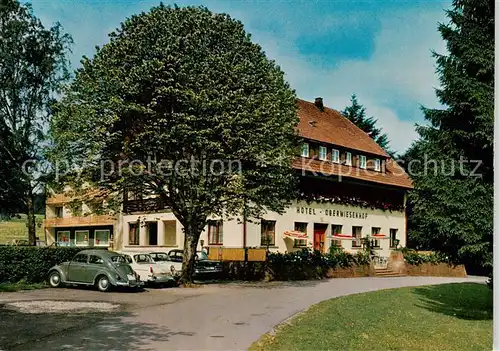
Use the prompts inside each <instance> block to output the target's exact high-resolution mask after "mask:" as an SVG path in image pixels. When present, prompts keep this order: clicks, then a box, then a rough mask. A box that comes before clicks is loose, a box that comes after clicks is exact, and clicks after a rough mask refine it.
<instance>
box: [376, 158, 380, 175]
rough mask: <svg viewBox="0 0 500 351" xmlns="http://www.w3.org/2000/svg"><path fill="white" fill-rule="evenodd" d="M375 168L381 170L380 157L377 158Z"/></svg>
mask: <svg viewBox="0 0 500 351" xmlns="http://www.w3.org/2000/svg"><path fill="white" fill-rule="evenodd" d="M375 170H376V171H377V172H380V160H379V159H376V160H375Z"/></svg>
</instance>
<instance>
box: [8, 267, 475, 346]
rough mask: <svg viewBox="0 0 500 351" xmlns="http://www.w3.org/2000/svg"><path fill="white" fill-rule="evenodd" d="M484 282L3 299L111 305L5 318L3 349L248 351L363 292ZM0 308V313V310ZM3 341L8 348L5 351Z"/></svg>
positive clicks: (335, 283) (35, 294) (262, 286)
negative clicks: (311, 310)
mask: <svg viewBox="0 0 500 351" xmlns="http://www.w3.org/2000/svg"><path fill="white" fill-rule="evenodd" d="M452 282H485V278H481V277H469V278H434V277H397V278H346V279H331V280H328V281H320V282H293V283H287V282H273V283H242V284H235V283H229V284H225V285H207V286H203V287H201V288H198V289H159V290H148V291H146V292H142V293H118V292H115V293H99V292H96V291H91V290H81V289H45V290H39V291H32V292H21V293H3V294H0V304H2V303H5V302H8V301H17V300H47V299H52V300H78V301H112V302H115V303H120V304H122V308H121V309H120V311H118V312H115V313H106V314H98V313H94V314H88V315H85V316H82V315H71V314H43V315H33V314H22V313H18V312H16V313H12V312H9V313H10V314H9V315H8V316H7V315H2V313H4V312H1V311H2V310H1V309H0V349H19V350H62V349H71V350H101V349H102V350H104V349H105V350H245V349H247V348H248V347H249V346H250V345H251V344H252V342H254V341H255V340H257V339H258V338H259V337H260V336H261V335H262V334H264V333H266V332H268V331H270V330H271V329H272V328H273V327H274V326H275V325H277V324H279V323H281V322H282V321H284V320H286V319H287V318H289V317H290V316H292V315H294V314H296V313H298V312H300V311H302V310H304V309H306V308H307V307H309V306H310V305H312V304H315V303H318V302H320V301H323V300H326V299H330V298H334V297H338V296H343V295H349V294H355V293H360V292H367V291H374V290H381V289H388V288H396V287H403V286H418V285H427V284H442V283H452ZM0 307H1V306H0ZM2 341H3V343H4V346H3V348H2Z"/></svg>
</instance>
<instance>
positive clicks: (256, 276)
mask: <svg viewBox="0 0 500 351" xmlns="http://www.w3.org/2000/svg"><path fill="white" fill-rule="evenodd" d="M369 264H370V258H369V255H368V254H367V253H366V252H364V251H363V252H359V253H358V254H356V255H352V254H350V253H347V252H344V251H343V250H335V249H332V250H331V251H330V252H329V253H328V254H323V253H321V252H319V251H314V250H310V249H302V250H300V251H295V252H288V253H280V252H276V253H270V254H269V256H268V261H267V262H247V263H244V262H224V265H223V267H224V272H223V274H222V276H223V278H225V279H238V280H239V279H243V280H262V279H264V278H265V277H266V276H267V277H269V278H271V279H272V280H310V279H323V278H326V277H327V273H328V271H329V270H330V269H331V268H347V267H352V266H364V265H369Z"/></svg>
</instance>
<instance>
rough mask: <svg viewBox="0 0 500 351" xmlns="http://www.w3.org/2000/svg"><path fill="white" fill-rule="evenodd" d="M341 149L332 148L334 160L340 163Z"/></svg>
mask: <svg viewBox="0 0 500 351" xmlns="http://www.w3.org/2000/svg"><path fill="white" fill-rule="evenodd" d="M339 158H340V157H339V150H335V149H333V150H332V162H335V163H339Z"/></svg>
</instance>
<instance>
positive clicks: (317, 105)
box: [314, 97, 325, 112]
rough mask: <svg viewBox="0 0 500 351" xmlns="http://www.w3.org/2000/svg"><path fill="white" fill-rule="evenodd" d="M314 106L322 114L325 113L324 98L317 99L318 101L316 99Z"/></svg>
mask: <svg viewBox="0 0 500 351" xmlns="http://www.w3.org/2000/svg"><path fill="white" fill-rule="evenodd" d="M314 104H315V105H316V107H317V108H318V109H319V110H320V111H321V112H323V111H324V110H325V109H324V107H323V98H322V97H317V98H316V99H314Z"/></svg>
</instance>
